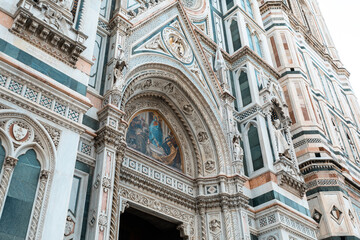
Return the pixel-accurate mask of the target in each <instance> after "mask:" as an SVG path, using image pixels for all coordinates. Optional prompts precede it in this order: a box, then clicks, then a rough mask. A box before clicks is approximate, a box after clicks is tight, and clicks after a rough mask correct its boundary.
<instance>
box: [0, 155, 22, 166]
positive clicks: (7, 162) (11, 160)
mask: <svg viewBox="0 0 360 240" xmlns="http://www.w3.org/2000/svg"><path fill="white" fill-rule="evenodd" d="M18 161H19V159H17V158H14V157H10V156H7V157H6V158H5V163H4V166H5V167H11V168H14V167H15V166H16V164H17V162H18Z"/></svg>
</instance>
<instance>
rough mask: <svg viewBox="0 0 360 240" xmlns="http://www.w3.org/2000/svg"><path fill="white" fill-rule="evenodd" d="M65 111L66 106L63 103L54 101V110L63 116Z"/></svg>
mask: <svg viewBox="0 0 360 240" xmlns="http://www.w3.org/2000/svg"><path fill="white" fill-rule="evenodd" d="M65 111H66V106H65V105H63V104H61V103H59V102H55V107H54V112H56V113H59V114H60V115H63V116H65Z"/></svg>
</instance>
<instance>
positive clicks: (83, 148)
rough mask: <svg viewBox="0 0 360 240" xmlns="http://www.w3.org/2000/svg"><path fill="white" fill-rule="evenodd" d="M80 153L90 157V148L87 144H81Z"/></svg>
mask: <svg viewBox="0 0 360 240" xmlns="http://www.w3.org/2000/svg"><path fill="white" fill-rule="evenodd" d="M80 152H82V153H84V154H86V155H89V156H90V155H91V146H90V145H89V144H86V143H83V142H81V147H80Z"/></svg>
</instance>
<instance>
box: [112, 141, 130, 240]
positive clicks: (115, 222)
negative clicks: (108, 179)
mask: <svg viewBox="0 0 360 240" xmlns="http://www.w3.org/2000/svg"><path fill="white" fill-rule="evenodd" d="M125 149H126V143H125V142H124V141H123V142H122V143H121V144H120V150H119V151H118V152H117V156H116V162H115V175H114V191H113V199H112V206H111V220H110V236H109V239H110V240H117V239H118V236H117V235H118V231H119V223H120V210H119V209H120V196H119V186H120V168H121V164H122V162H123V158H124V155H125Z"/></svg>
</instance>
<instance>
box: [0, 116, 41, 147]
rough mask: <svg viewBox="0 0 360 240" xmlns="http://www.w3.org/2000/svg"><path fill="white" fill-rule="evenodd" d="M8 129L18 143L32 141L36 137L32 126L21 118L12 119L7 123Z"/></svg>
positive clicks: (6, 127)
mask: <svg viewBox="0 0 360 240" xmlns="http://www.w3.org/2000/svg"><path fill="white" fill-rule="evenodd" d="M5 129H6V131H7V132H8V133H9V135H10V136H11V137H12V139H13V141H14V142H15V143H17V144H21V143H25V142H28V141H31V140H32V139H33V138H34V134H33V130H32V128H31V127H30V126H29V125H28V124H27V123H25V122H23V121H20V120H10V121H8V122H7V123H6V126H5Z"/></svg>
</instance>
